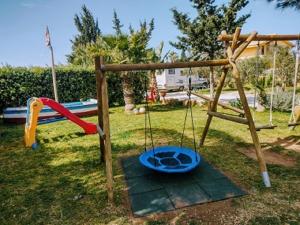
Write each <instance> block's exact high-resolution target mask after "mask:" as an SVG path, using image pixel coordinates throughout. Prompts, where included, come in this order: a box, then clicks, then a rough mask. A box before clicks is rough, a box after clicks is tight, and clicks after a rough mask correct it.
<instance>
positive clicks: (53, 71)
mask: <svg viewBox="0 0 300 225" xmlns="http://www.w3.org/2000/svg"><path fill="white" fill-rule="evenodd" d="M49 48H50V51H51V61H52V81H53V92H54V99H55V101H56V102H58V94H57V87H56V73H55V68H54V67H55V65H54V54H53V48H52V46H51V45H50V47H49Z"/></svg>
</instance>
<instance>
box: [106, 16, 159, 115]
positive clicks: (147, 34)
mask: <svg viewBox="0 0 300 225" xmlns="http://www.w3.org/2000/svg"><path fill="white" fill-rule="evenodd" d="M114 19H115V20H116V19H118V18H117V16H116V14H115V15H114ZM114 24H117V23H114ZM118 24H119V26H116V28H115V30H116V40H115V41H116V42H115V47H114V49H113V50H112V53H111V56H112V60H113V62H114V63H118V64H126V63H145V62H147V61H148V58H147V56H148V52H149V49H148V48H147V46H148V43H149V41H150V38H151V34H152V31H153V29H154V21H153V19H152V20H151V21H150V23H149V24H148V23H147V22H146V21H145V22H143V23H140V27H139V29H138V30H134V29H133V28H132V27H131V26H130V27H129V34H124V33H122V31H121V29H120V26H121V24H120V23H118ZM121 76H122V87H123V95H124V102H125V111H127V112H128V111H131V110H132V109H133V108H134V107H135V103H134V91H133V84H132V79H131V76H130V73H129V72H122V74H121Z"/></svg>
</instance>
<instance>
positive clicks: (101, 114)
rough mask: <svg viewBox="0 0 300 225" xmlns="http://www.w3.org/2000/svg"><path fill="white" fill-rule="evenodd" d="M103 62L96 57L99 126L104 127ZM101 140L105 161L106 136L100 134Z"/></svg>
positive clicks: (101, 158) (102, 160)
mask: <svg viewBox="0 0 300 225" xmlns="http://www.w3.org/2000/svg"><path fill="white" fill-rule="evenodd" d="M102 63H103V62H101V61H100V57H96V58H95V70H96V86H97V106H98V126H99V127H100V128H101V129H103V112H102V109H103V107H102V95H101V93H102V91H101V83H102V75H101V64H102ZM99 142H100V162H104V161H105V146H104V138H101V136H100V135H99Z"/></svg>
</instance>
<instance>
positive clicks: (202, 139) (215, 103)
mask: <svg viewBox="0 0 300 225" xmlns="http://www.w3.org/2000/svg"><path fill="white" fill-rule="evenodd" d="M227 72H228V68H226V67H224V68H223V72H222V75H221V78H220V82H219V85H218V87H217V91H216V94H215V98H214V101H213V103H212V105H211V107H210V109H209V110H210V111H213V112H215V111H216V109H217V105H218V102H219V98H220V96H221V92H222V89H223V86H224V83H225V79H226V75H227ZM211 120H212V115H208V117H207V120H206V124H205V127H204V130H203V133H202V136H201V139H200V143H199V145H200V146H203V145H204V141H205V138H206V135H207V132H208V130H209V126H210V123H211Z"/></svg>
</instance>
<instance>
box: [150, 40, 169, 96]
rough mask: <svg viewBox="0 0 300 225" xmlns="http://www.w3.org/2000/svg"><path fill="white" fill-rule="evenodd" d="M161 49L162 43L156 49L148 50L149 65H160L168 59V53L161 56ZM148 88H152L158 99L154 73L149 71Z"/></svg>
mask: <svg viewBox="0 0 300 225" xmlns="http://www.w3.org/2000/svg"><path fill="white" fill-rule="evenodd" d="M163 48H164V42H161V43H160V45H159V46H158V47H157V48H155V49H154V48H152V49H150V51H149V53H148V60H149V62H151V63H161V62H164V61H165V59H166V58H167V57H168V54H169V51H168V52H167V53H166V54H165V55H164V56H163V55H162V53H163ZM150 87H151V88H153V90H154V92H155V93H156V96H155V97H156V100H158V99H159V95H158V87H157V81H156V71H155V70H151V71H150Z"/></svg>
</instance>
